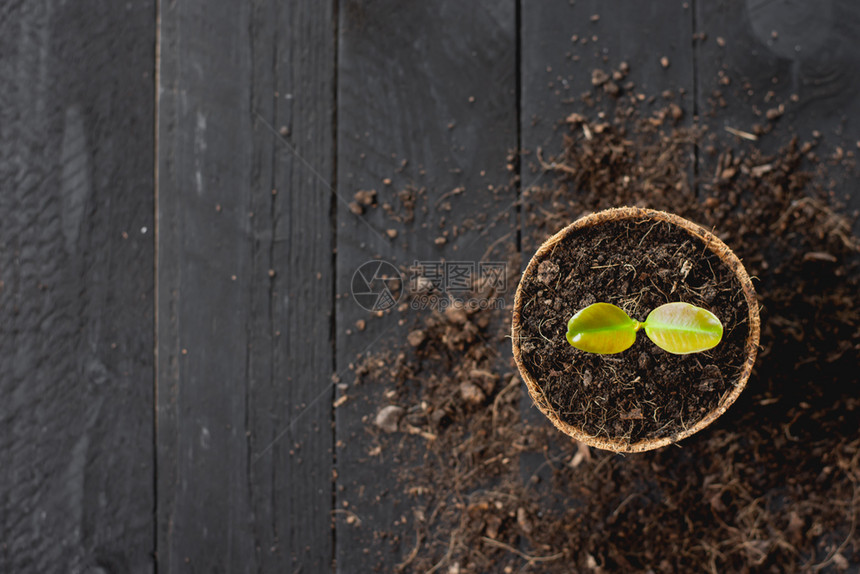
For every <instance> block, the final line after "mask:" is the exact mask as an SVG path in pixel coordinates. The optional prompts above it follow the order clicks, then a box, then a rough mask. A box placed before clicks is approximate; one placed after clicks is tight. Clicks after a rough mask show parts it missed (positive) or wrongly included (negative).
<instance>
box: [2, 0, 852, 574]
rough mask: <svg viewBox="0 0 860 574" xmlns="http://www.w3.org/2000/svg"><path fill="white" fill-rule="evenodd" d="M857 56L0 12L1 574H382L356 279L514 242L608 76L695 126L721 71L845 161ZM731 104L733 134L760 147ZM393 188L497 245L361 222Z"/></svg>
mask: <svg viewBox="0 0 860 574" xmlns="http://www.w3.org/2000/svg"><path fill="white" fill-rule="evenodd" d="M594 15H599V19H596V18H593V16H594ZM858 30H860V8H858V6H857V3H856V2H855V1H854V0H821V1H817V2H796V1H793V0H771V1H766V0H746V1H744V0H714V1H704V0H688V1H686V2H685V1H679V0H672V1H665V2H663V1H661V2H635V3H634V2H624V1H622V0H613V1H607V0H576V1H574V0H570V1H567V0H553V1H550V0H535V1H528V2H527V1H524V0H432V1H426V2H417V1H415V2H411V1H403V0H341V1H339V2H338V1H334V0H283V1H274V0H241V1H236V0H207V1H205V2H204V1H203V0H195V1H185V2H177V1H167V0H160V1H155V0H135V1H134V2H113V1H108V0H83V1H79V2H63V1H60V0H16V1H7V2H3V3H2V6H0V571H2V572H92V573H114V572H116V573H119V572H134V573H143V572H154V571H158V572H303V573H307V572H323V571H329V570H331V569H335V570H337V571H339V572H348V573H351V572H367V571H371V570H373V569H378V570H380V571H390V570H391V569H392V567H393V565H394V564H396V563H398V562H400V561H401V559H402V557H401V556H397V555H388V554H385V553H382V552H380V551H379V550H377V549H378V548H379V541H378V540H375V539H374V531H375V530H376V529H377V528H382V529H385V530H389V531H393V532H395V533H397V532H400V533H401V535H402V536H403V537H404V538H406V537H408V536H411V534H410V533H409V532H408V531H407V525H406V524H404V523H402V522H401V520H400V517H401V515H403V514H404V513H405V512H407V511H408V508H405V507H404V505H403V503H402V501H401V500H400V496H401V493H400V492H399V490H398V487H397V486H395V485H394V483H392V482H391V480H392V479H391V476H392V473H385V474H380V473H379V472H378V471H377V470H374V471H370V470H368V467H367V466H366V465H365V464H364V458H363V457H365V456H366V455H365V454H364V450H365V449H364V448H362V441H363V439H364V436H365V434H364V433H365V430H364V429H365V422H363V421H362V417H365V416H366V415H367V414H368V412H369V411H368V409H369V407H368V404H369V403H368V401H366V400H357V399H358V397H355V396H352V395H355V393H367V394H368V396H366V397H363V398H364V399H367V398H368V397H369V396H372V395H373V393H375V392H379V390H380V389H373V388H366V389H362V390H358V389H351V388H349V387H346V390H344V389H339V388H338V386H337V385H336V384H335V382H334V381H335V379H333V378H332V375H333V374H337V375H339V377H340V378H341V380H345V381H347V382H348V379H349V369H348V366H349V364H350V363H351V362H352V361H354V360H355V358H356V356H357V354H360V353H363V352H367V351H369V350H376V345H377V343H378V342H379V341H380V340H385V338H386V337H391V336H395V335H397V334H398V333H399V334H400V335H402V328H401V327H399V326H398V325H397V324H396V318H394V317H389V318H385V319H380V320H371V318H369V317H368V313H367V312H366V311H364V310H362V309H361V308H360V307H359V306H357V305H356V304H354V302H353V301H352V300H351V299H350V297H349V296H348V293H349V289H350V280H351V278H352V275H353V273H354V271H355V269H356V268H357V266H358V265H359V264H360V263H362V262H364V261H367V260H369V259H372V258H373V257H376V256H381V257H383V258H385V259H387V260H390V261H396V262H398V263H408V262H410V261H412V260H416V259H418V260H427V259H438V258H441V257H453V256H455V255H456V258H457V259H460V260H470V259H474V260H477V259H479V258H480V257H481V256H482V255H483V254H484V252H485V251H486V249H487V247H488V246H489V245H490V244H492V243H493V242H494V241H496V240H501V241H511V242H516V241H518V239H517V238H518V237H519V236H520V234H521V233H522V232H523V231H525V230H523V229H521V227H520V225H519V221H518V217H517V215H518V213H519V210H518V207H517V206H518V204H517V201H518V199H519V197H520V191H521V190H522V189H524V188H525V186H528V185H536V184H540V183H545V181H544V180H543V179H542V178H541V177H540V176H534V175H533V174H531V173H530V172H529V171H528V170H527V169H525V168H523V169H522V171H523V173H522V174H521V175H522V177H523V184H522V185H520V186H514V187H511V186H506V184H507V183H508V182H509V180H510V173H508V171H507V169H506V155H507V154H508V152H510V151H513V150H516V149H531V150H534V149H536V148H537V147H538V146H543V147H545V148H549V149H552V147H553V146H554V145H557V143H558V136H557V134H556V131H555V128H556V126H557V123H558V120H559V119H560V118H563V117H564V116H565V115H566V114H567V113H570V112H571V111H576V110H577V105H576V104H571V103H565V102H566V100H569V99H570V98H571V97H574V96H578V95H580V94H581V93H582V92H585V91H587V90H589V89H590V88H591V70H592V69H593V68H594V67H595V66H596V64H599V63H600V62H601V58H603V57H604V56H605V57H606V58H607V59H608V61H609V62H611V63H613V64H615V65H617V64H618V63H619V62H621V61H622V60H624V61H627V62H629V63H630V66H631V68H632V73H631V78H632V79H633V80H634V81H635V82H636V83H637V85H638V86H639V89H640V90H641V91H643V92H645V93H648V94H659V93H660V92H661V91H662V90H664V89H673V90H678V89H680V88H683V90H684V93H685V95H684V96H683V98H682V100H681V102H682V105H683V107H684V108H685V110H686V111H687V112H688V113H687V114H686V116H685V118H686V121H688V122H692V121H693V116H694V114H697V113H701V112H702V111H703V110H705V108H706V107H707V106H708V104H707V100H708V98H709V97H710V96H711V94H712V92H713V90H714V89H717V88H720V86H719V84H718V77H719V72H720V70H723V69H724V70H727V71H729V72H730V73H731V74H732V75H733V76H734V77H735V78H737V79H741V78H743V79H746V80H747V81H748V82H749V84H750V85H749V89H750V90H753V92H755V93H756V94H759V96H758V97H760V94H762V93H764V92H766V91H769V90H772V91H773V92H774V98H775V101H781V102H787V101H789V97H790V96H791V95H792V94H796V95H797V96H799V101H798V102H796V103H795V105H792V106H790V109H789V112H788V113H787V114H786V117H785V119H784V121H782V122H781V123H780V124H779V125H780V126H785V127H779V128H778V129H781V130H782V129H784V130H796V131H797V132H798V133H801V134H802V135H805V136H807V137H808V136H809V134H810V133H811V132H812V130H819V131H821V132H822V133H824V134H826V135H827V136H828V137H834V138H837V139H838V140H839V141H842V142H846V143H845V144H844V145H849V146H853V145H854V144H855V142H857V140H858V139H860V126H858V118H860V99H858V97H857V96H856V94H857V90H858V85H857V84H858V82H860V80H858V75H857V74H856V70H857V69H858V64H860V61H859V60H860V50H858V48H857V43H856V35H857V32H858ZM774 32H776V33H774ZM702 34H703V35H704V36H701V35H702ZM573 35H577V36H578V38H579V39H578V40H577V41H576V42H573V41H572V40H571V38H572V36H573ZM593 37H596V38H597V39H596V40H595V39H594V38H593ZM717 37H721V38H723V39H724V40H725V46H720V45H719V44H718V43H717V42H716V38H717ZM583 38H585V39H586V42H585V43H584V42H583V41H582V39H583ZM662 57H666V58H668V60H669V66H668V67H667V68H666V67H664V66H662V65H661V63H660V59H661V58H662ZM723 91H724V93H725V98H726V100H727V104H728V105H727V106H726V107H725V108H722V109H720V110H719V112H718V114H717V115H716V117H715V118H713V119H712V120H710V121H711V123H712V125H714V126H715V127H716V129H717V130H718V131H719V128H720V126H721V125H728V126H733V127H739V128H747V129H749V126H751V125H752V124H753V123H755V122H756V121H758V120H757V117H756V115H755V113H754V111H753V107H752V105H751V104H750V103H749V101H748V98H745V96H744V94H742V93H738V92H740V91H742V90H738V89H737V86H736V87H735V88H732V89H724V90H723ZM789 126H790V127H789ZM725 137H728V136H727V135H726V136H725ZM762 145H763V146H765V147H767V145H768V140H764V141H763V142H762ZM403 160H407V163H406V165H405V167H404V166H402V161H403ZM702 161H703V162H704V161H705V160H702ZM704 167H705V168H706V167H707V166H704ZM385 178H391V179H392V180H393V181H392V183H391V187H390V189H388V186H386V185H385V184H384V183H383V179H385ZM410 184H411V185H416V186H419V187H423V188H426V190H427V194H428V198H427V201H428V203H429V204H430V205H432V204H433V202H434V201H435V199H436V197H438V196H441V194H443V193H446V192H448V191H450V190H451V189H453V188H455V187H458V186H465V188H466V190H467V193H466V194H465V195H464V196H463V197H462V199H461V200H460V201H459V203H458V209H457V210H455V211H452V212H450V213H448V214H447V223H448V225H449V226H450V225H451V224H461V223H465V222H466V220H467V219H469V218H472V219H474V218H475V217H476V216H477V215H478V214H481V213H483V214H484V215H483V217H484V221H485V223H486V225H482V226H481V227H480V229H479V228H477V227H475V228H473V229H471V230H470V229H469V228H468V227H469V226H468V225H467V226H466V227H467V229H466V231H465V232H464V233H463V234H461V235H460V236H459V237H457V238H456V239H452V240H450V241H448V242H447V244H445V245H443V246H440V245H436V244H435V243H434V241H433V239H434V238H435V237H436V235H437V234H436V232H435V226H436V225H437V224H438V223H439V215H438V213H435V212H434V211H432V210H431V211H430V212H428V213H422V212H416V215H415V219H414V221H411V222H407V223H403V224H397V225H395V226H394V227H396V228H397V231H398V237H397V239H396V240H393V241H392V240H390V239H388V238H387V237H386V235H385V233H384V232H385V230H386V229H388V228H391V227H392V224H391V223H390V222H388V221H386V219H385V218H384V215H383V214H382V213H381V212H380V210H376V211H374V212H373V213H370V214H367V215H366V216H361V217H360V216H356V215H354V214H353V213H352V212H351V211H350V210H349V209H348V207H347V202H348V201H349V200H350V199H351V197H352V195H353V193H354V192H355V191H356V190H358V189H366V188H374V189H379V190H380V193H383V192H384V193H394V191H393V190H397V189H401V188H403V187H404V186H406V185H410ZM386 190H387V191H386ZM852 201H853V207H857V206H858V204H860V194H855V195H854V197H853V200H852ZM359 319H366V320H367V327H366V329H365V330H364V331H361V332H357V330H356V329H355V328H354V325H355V322H356V321H357V320H359ZM348 331H350V333H349V334H348ZM508 352H509V351H508V350H503V353H508ZM344 397H345V398H344ZM335 401H338V404H340V403H341V402H342V401H345V402H343V403H342V406H339V407H337V408H335V407H333V403H334V402H335ZM388 464H389V465H390V466H391V467H392V468H393V467H394V466H395V465H396V464H397V462H396V460H391V461H389V463H388ZM377 466H378V465H377ZM347 510H348V512H349V513H351V514H352V515H354V516H357V517H359V518H360V519H361V523H360V525H356V524H355V523H354V522H353V523H352V524H350V523H347V521H346V520H344V519H343V518H344V516H345V515H346V514H347V512H346V511H347ZM403 547H404V548H409V547H410V545H409V544H404V545H403Z"/></svg>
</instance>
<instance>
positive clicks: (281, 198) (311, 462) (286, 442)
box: [248, 0, 336, 572]
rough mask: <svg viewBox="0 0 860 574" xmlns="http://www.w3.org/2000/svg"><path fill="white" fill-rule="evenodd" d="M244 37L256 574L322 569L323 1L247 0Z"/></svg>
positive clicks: (327, 423) (328, 195)
mask: <svg viewBox="0 0 860 574" xmlns="http://www.w3.org/2000/svg"><path fill="white" fill-rule="evenodd" d="M251 39H252V42H253V44H252V49H253V58H252V59H253V67H254V68H253V69H254V76H253V96H252V97H253V104H252V105H253V110H252V113H253V114H254V120H255V122H254V134H253V137H254V140H253V141H254V145H253V149H254V156H253V164H252V184H251V209H252V211H253V212H254V217H253V219H252V231H253V250H252V258H253V270H252V276H253V280H252V285H251V324H250V330H249V333H250V337H251V339H250V345H251V348H250V358H249V371H248V377H249V379H248V385H249V405H248V408H249V413H250V415H249V425H250V428H249V430H250V431H251V437H252V438H251V448H252V454H251V468H250V477H251V489H252V503H253V511H254V519H255V527H254V536H255V540H256V545H257V552H258V560H259V566H260V569H261V571H263V572H325V571H328V570H330V569H331V564H332V559H333V556H334V546H333V545H334V539H333V529H332V522H331V520H332V519H331V506H332V489H333V483H332V457H333V454H332V444H333V436H334V430H333V428H332V410H331V399H332V395H333V390H332V386H331V379H330V375H331V373H332V369H333V366H334V364H333V347H332V345H333V341H332V339H331V337H332V332H331V325H332V320H333V317H332V313H333V309H332V302H333V293H332V291H333V283H334V281H333V273H334V270H333V259H332V248H333V242H332V235H333V224H332V218H331V215H332V213H331V209H332V203H333V201H334V197H333V195H332V191H331V188H330V183H329V182H330V181H331V180H332V176H333V170H334V126H333V122H334V116H335V108H334V95H335V94H334V81H335V39H336V38H335V20H334V3H333V2H325V1H320V0H305V1H299V2H287V3H283V2H272V1H268V0H267V1H264V2H255V3H254V4H253V14H252V27H251ZM270 271H271V273H270Z"/></svg>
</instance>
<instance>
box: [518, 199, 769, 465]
mask: <svg viewBox="0 0 860 574" xmlns="http://www.w3.org/2000/svg"><path fill="white" fill-rule="evenodd" d="M641 218H647V219H653V220H656V221H666V222H668V223H672V224H675V225H677V226H678V227H680V228H682V229H684V230H685V231H686V232H687V233H689V234H690V235H692V236H694V237H696V238H698V239H700V240H701V241H702V242H703V243H704V244H705V246H706V247H707V248H708V249H710V250H711V251H712V252H713V253H715V254H716V255H717V256H718V257H719V258H720V261H722V262H723V263H724V264H725V265H726V266H727V267H729V269H731V270H732V271H733V272H734V274H735V276H736V277H737V278H738V280H739V281H740V284H741V288H742V290H743V294H744V299H745V300H746V303H747V307H748V309H749V317H748V322H749V333H748V334H747V340H746V343H745V345H744V354H745V356H746V359H745V360H744V365H743V369H742V370H741V374H740V376H739V377H738V379H737V382H735V383H734V386H733V388H732V389H731V391H730V392H729V393H727V394H726V395H724V396H723V397H722V398H721V399H720V402H719V404H718V405H717V406H716V407H715V408H714V409H713V410H711V411H709V412H708V413H707V414H706V415H705V416H704V417H702V418H701V419H699V420H698V421H697V422H696V424H694V425H693V426H691V427H689V428H686V429H684V430H682V431H681V432H678V433H675V434H673V435H670V436H666V437H660V438H653V439H645V440H640V441H637V442H633V443H628V442H625V441H623V440H620V439H611V438H606V437H600V436H594V435H590V434H588V433H586V432H585V431H583V430H582V429H580V428H577V427H574V426H573V425H571V424H569V423H566V422H564V421H562V420H561V419H560V418H559V416H558V414H557V413H556V412H555V410H554V409H553V408H552V407H551V406H550V404H549V401H548V400H547V399H546V397H545V396H544V394H543V390H542V389H541V388H540V386H539V385H538V384H537V381H535V380H534V379H533V377H532V376H531V375H530V374H529V373H528V372H527V371H526V369H525V367H524V365H523V361H522V353H521V350H520V346H519V340H520V337H519V333H520V315H521V312H522V305H523V300H522V297H521V295H522V279H521V280H520V284H519V285H518V286H517V291H516V295H515V296H514V310H513V316H512V318H511V339H512V345H513V353H514V361H515V362H516V364H517V368H518V369H519V372H520V376H521V377H522V378H523V380H524V381H525V383H526V386H527V387H528V390H529V395H530V396H531V398H532V401H534V403H535V405H536V406H537V407H538V409H540V411H541V412H542V413H543V414H544V415H545V416H546V417H547V418H548V419H549V420H550V422H552V424H553V425H555V427H556V428H557V429H558V430H560V431H561V432H563V433H565V434H567V435H568V436H570V437H572V438H574V439H576V440H578V441H580V442H584V443H585V444H587V445H589V446H593V447H595V448H600V449H604V450H610V451H614V452H625V453H626V452H645V451H648V450H653V449H656V448H660V447H663V446H667V445H670V444H673V443H676V442H678V441H680V440H682V439H684V438H687V437H688V436H691V435H693V434H695V433H697V432H699V431H700V430H702V429H703V428H705V427H707V426H708V425H710V424H711V423H712V422H714V421H715V420H717V419H718V418H719V417H720V416H721V415H722V414H723V413H725V412H726V410H727V409H728V408H729V407H730V406H731V405H732V404H733V403H734V402H735V401H736V400H737V398H738V396H740V394H741V392H742V391H743V390H744V388H746V384H747V381H748V379H749V377H750V374H751V373H752V368H753V365H754V364H755V359H756V355H757V354H758V344H759V337H760V335H761V319H760V316H759V305H758V300H757V299H756V295H755V289H753V285H752V281H751V280H750V277H749V275H748V274H747V272H746V269H745V268H744V266H743V263H741V260H740V259H739V258H738V257H737V255H735V254H734V252H733V251H732V250H731V249H730V248H729V247H728V246H727V245H726V244H725V243H723V242H722V240H720V238H718V237H717V236H716V235H714V234H713V233H711V232H709V231H708V230H706V229H705V228H703V227H701V226H700V225H697V224H695V223H693V222H691V221H689V220H687V219H684V218H683V217H680V216H678V215H675V214H673V213H667V212H665V211H658V210H655V209H648V208H642V207H614V208H611V209H606V210H604V211H599V212H596V213H592V214H589V215H586V216H584V217H581V218H580V219H577V220H576V221H574V222H573V223H571V224H570V225H568V226H567V227H565V228H564V229H562V230H561V231H559V232H558V233H556V234H555V235H553V236H552V237H550V238H549V239H547V240H546V241H544V243H543V244H542V245H541V246H540V247H539V248H538V250H537V251H536V252H535V254H534V255H533V256H532V258H531V260H530V261H529V264H528V266H527V267H526V270H525V271H524V272H523V275H522V277H527V276H529V275H531V274H535V273H536V272H537V268H536V267H537V261H538V259H540V258H541V257H542V256H543V255H545V254H546V253H547V252H548V251H550V250H551V249H552V248H553V247H555V245H556V244H557V243H559V242H560V241H561V240H562V239H564V238H565V237H566V236H567V235H568V234H569V233H571V232H573V231H578V230H580V229H584V228H586V227H592V226H596V225H601V224H603V223H606V222H609V221H624V220H628V219H641Z"/></svg>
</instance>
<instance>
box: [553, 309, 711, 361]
mask: <svg viewBox="0 0 860 574" xmlns="http://www.w3.org/2000/svg"><path fill="white" fill-rule="evenodd" d="M640 329H645V334H646V335H647V336H648V338H649V339H651V341H652V342H653V343H654V344H655V345H657V346H658V347H660V348H661V349H663V350H664V351H667V352H669V353H672V354H674V355H687V354H689V353H699V352H701V351H707V350H708V349H713V348H714V347H716V346H717V344H718V343H719V342H720V340H721V339H722V338H723V324H722V323H720V320H719V319H718V318H717V316H716V315H714V314H713V313H711V312H710V311H708V310H706V309H702V308H701V307H696V306H695V305H690V304H689V303H667V304H665V305H661V306H659V307H657V308H656V309H654V310H653V311H651V313H650V314H649V315H648V318H646V319H645V321H644V322H641V323H640V322H639V321H637V320H635V319H631V318H630V316H629V315H627V313H625V312H624V311H623V310H622V309H621V308H620V307H616V306H615V305H612V304H610V303H595V304H594V305H589V306H588V307H586V308H585V309H582V310H581V311H579V312H578V313H576V314H575V315H574V316H573V317H571V318H570V321H568V323H567V342H568V343H570V344H571V345H573V346H574V347H575V348H577V349H580V350H582V351H587V352H589V353H598V354H601V355H611V354H614V353H620V352H622V351H626V350H627V349H629V348H630V347H631V346H633V343H635V342H636V333H637V332H638V331H639V330H640Z"/></svg>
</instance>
